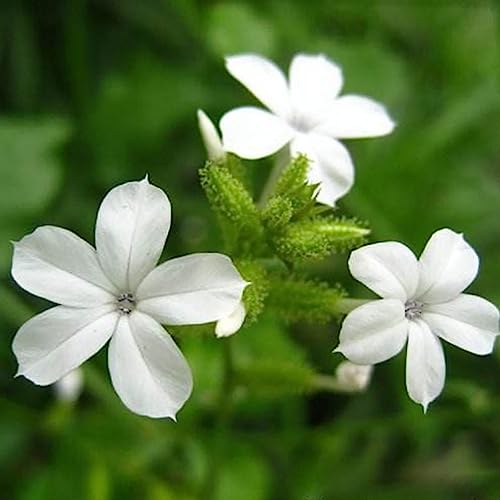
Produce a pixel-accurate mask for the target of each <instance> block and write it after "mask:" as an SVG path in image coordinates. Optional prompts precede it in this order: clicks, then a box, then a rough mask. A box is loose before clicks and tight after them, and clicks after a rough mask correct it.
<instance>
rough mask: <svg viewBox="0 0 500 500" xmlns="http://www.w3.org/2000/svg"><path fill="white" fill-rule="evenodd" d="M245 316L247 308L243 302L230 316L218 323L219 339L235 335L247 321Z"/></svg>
mask: <svg viewBox="0 0 500 500" xmlns="http://www.w3.org/2000/svg"><path fill="white" fill-rule="evenodd" d="M245 315H246V311H245V306H244V305H243V302H240V303H239V304H238V305H237V306H236V309H235V310H234V311H233V312H232V313H231V314H230V315H229V316H226V317H225V318H222V319H220V320H219V321H217V323H216V325H215V335H216V336H217V337H219V338H221V337H229V336H230V335H233V333H236V332H237V331H238V330H239V329H240V328H241V325H242V324H243V321H245Z"/></svg>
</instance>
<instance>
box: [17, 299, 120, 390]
mask: <svg viewBox="0 0 500 500" xmlns="http://www.w3.org/2000/svg"><path fill="white" fill-rule="evenodd" d="M117 318H118V315H117V313H116V312H115V311H114V306H113V305H108V306H101V307H96V308H86V309H77V308H73V307H65V306H58V307H53V308H52V309H49V310H47V311H45V312H43V313H41V314H38V315H37V316H35V317H33V318H31V319H30V320H29V321H27V322H26V323H24V325H22V326H21V328H20V329H19V330H18V332H17V334H16V336H15V338H14V341H13V343H12V350H13V351H14V354H15V355H16V358H17V361H18V363H19V370H18V373H17V375H23V376H24V377H26V378H28V379H29V380H31V381H32V382H34V383H35V384H38V385H48V384H53V383H54V382H56V381H57V380H59V379H60V378H61V377H63V376H64V375H66V374H67V373H69V372H70V371H71V370H73V369H75V368H76V367H77V366H80V365H81V364H82V363H83V362H84V361H86V360H87V359H88V358H90V357H91V356H93V355H94V354H95V353H96V352H97V351H98V350H99V349H100V348H101V347H102V346H103V345H104V344H105V343H106V342H107V341H108V339H109V338H110V337H111V335H112V334H113V331H114V329H115V327H116V322H117Z"/></svg>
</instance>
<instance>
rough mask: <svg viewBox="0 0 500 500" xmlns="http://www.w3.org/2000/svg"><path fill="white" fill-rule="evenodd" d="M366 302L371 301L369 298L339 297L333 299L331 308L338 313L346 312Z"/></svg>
mask: <svg viewBox="0 0 500 500" xmlns="http://www.w3.org/2000/svg"><path fill="white" fill-rule="evenodd" d="M368 302H372V301H371V300H369V299H339V300H336V301H335V304H334V305H333V309H334V311H335V312H337V313H339V314H348V313H350V312H351V311H353V310H354V309H356V308H357V307H359V306H362V305H363V304H368Z"/></svg>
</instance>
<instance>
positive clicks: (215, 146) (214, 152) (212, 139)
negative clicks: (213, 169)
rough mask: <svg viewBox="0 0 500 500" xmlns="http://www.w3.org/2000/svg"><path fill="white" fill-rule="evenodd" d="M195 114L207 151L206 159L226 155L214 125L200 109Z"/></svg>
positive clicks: (220, 157) (214, 159) (219, 158)
mask: <svg viewBox="0 0 500 500" xmlns="http://www.w3.org/2000/svg"><path fill="white" fill-rule="evenodd" d="M197 114H198V127H199V129H200V134H201V138H202V140H203V144H204V146H205V149H206V151H207V156H208V159H209V160H212V161H217V160H222V159H223V158H224V157H225V156H226V152H225V151H224V148H223V146H222V141H221V139H220V136H219V133H218V132H217V129H216V128H215V125H214V124H213V122H212V120H210V118H209V117H208V116H207V115H206V113H205V112H204V111H202V110H201V109H199V110H198V112H197Z"/></svg>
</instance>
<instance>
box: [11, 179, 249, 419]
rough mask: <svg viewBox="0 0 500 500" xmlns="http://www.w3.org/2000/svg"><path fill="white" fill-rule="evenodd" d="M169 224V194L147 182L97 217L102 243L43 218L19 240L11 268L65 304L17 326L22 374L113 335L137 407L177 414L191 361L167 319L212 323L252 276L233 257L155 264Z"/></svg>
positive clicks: (117, 380)
mask: <svg viewBox="0 0 500 500" xmlns="http://www.w3.org/2000/svg"><path fill="white" fill-rule="evenodd" d="M169 228H170V202H169V200H168V198H167V196H166V195H165V193H164V192H163V191H162V190H161V189H159V188H157V187H154V186H152V185H151V184H149V182H148V181H147V179H144V180H143V181H141V182H129V183H126V184H123V185H120V186H118V187H116V188H114V189H112V190H111V191H110V192H109V193H108V194H107V196H106V197H105V198H104V200H103V202H102V204H101V206H100V209H99V213H98V215H97V223H96V231H95V240H96V249H95V250H94V248H93V247H92V246H90V245H89V244H88V243H86V242H85V241H84V240H82V239H81V238H79V237H78V236H76V235H75V234H73V233H72V232H70V231H68V230H66V229H62V228H58V227H53V226H43V227H40V228H38V229H36V230H35V231H34V232H33V233H32V234H30V235H28V236H25V237H24V238H23V239H22V240H21V241H20V242H18V243H16V244H15V247H14V257H13V263H12V276H13V277H14V279H15V280H16V281H17V283H18V284H19V285H20V286H22V287H23V288H25V289H26V290H28V291H29V292H31V293H33V294H35V295H38V296H40V297H43V298H45V299H47V300H50V301H52V302H56V303H59V304H62V305H60V306H57V307H54V308H52V309H49V310H48V311H45V312H43V313H41V314H39V315H38V316H35V317H34V318H32V319H31V320H29V321H28V322H26V323H25V324H24V325H23V326H22V327H21V328H20V329H19V331H18V333H17V335H16V337H15V339H14V342H13V350H14V353H15V355H16V357H17V360H18V362H19V371H18V375H23V376H25V377H26V378H28V379H30V380H31V381H33V382H34V383H36V384H39V385H48V384H52V383H54V382H56V381H57V380H59V379H60V378H61V377H63V376H64V375H66V374H67V373H69V372H70V371H71V370H73V369H75V368H76V367H78V366H79V365H81V364H82V363H83V362H84V361H86V360H87V359H88V358H90V357H91V356H92V355H93V354H95V353H96V352H97V351H98V350H99V349H101V347H103V346H104V344H105V343H106V342H107V341H108V340H110V339H111V341H110V344H109V349H108V363H109V371H110V374H111V380H112V382H113V386H114V388H115V390H116V392H117V393H118V395H119V396H120V398H121V400H122V401H123V403H124V404H125V405H126V406H127V407H128V408H129V409H130V410H132V411H133V412H135V413H138V414H140V415H146V416H150V417H171V418H175V414H176V412H177V411H178V410H179V408H180V407H181V406H182V405H183V404H184V402H185V401H186V399H187V398H188V397H189V395H190V393H191V389H192V377H191V371H190V369H189V366H188V364H187V363H186V360H185V359H184V357H183V355H182V353H181V352H180V350H179V349H178V347H177V346H176V345H175V343H174V341H173V340H172V338H171V337H170V335H168V334H167V333H166V332H165V330H164V329H163V328H162V327H161V325H160V323H165V324H168V325H184V324H199V323H207V322H211V321H216V320H218V319H220V318H222V317H224V316H227V315H228V314H229V313H231V312H232V311H233V310H234V308H235V307H236V305H237V304H238V302H239V301H240V299H241V295H242V293H243V289H244V287H245V286H246V282H244V281H243V280H242V279H241V276H240V275H239V273H238V271H237V270H236V269H235V267H234V266H233V265H232V263H231V261H230V259H229V258H228V257H226V256H224V255H220V254H215V253H214V254H210V253H204V254H203V253H202V254H193V255H188V256H184V257H179V258H176V259H172V260H169V261H167V262H165V263H163V264H161V265H160V266H158V267H155V266H156V264H157V262H158V259H159V257H160V254H161V252H162V249H163V246H164V243H165V240H166V238H167V234H168V231H169Z"/></svg>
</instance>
